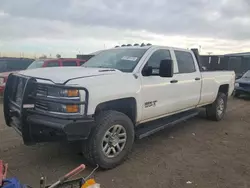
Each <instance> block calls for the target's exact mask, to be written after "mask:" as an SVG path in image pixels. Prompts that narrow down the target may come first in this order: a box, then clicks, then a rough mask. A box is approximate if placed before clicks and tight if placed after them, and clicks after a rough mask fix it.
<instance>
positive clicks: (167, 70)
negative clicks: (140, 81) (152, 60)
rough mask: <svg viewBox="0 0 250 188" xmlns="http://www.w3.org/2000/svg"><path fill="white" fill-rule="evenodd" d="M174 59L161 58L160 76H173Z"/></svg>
mask: <svg viewBox="0 0 250 188" xmlns="http://www.w3.org/2000/svg"><path fill="white" fill-rule="evenodd" d="M173 72H174V71H173V61H172V60H171V59H164V60H161V64H160V70H159V75H160V77H173Z"/></svg>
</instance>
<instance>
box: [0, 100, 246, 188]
mask: <svg viewBox="0 0 250 188" xmlns="http://www.w3.org/2000/svg"><path fill="white" fill-rule="evenodd" d="M249 156H250V99H230V100H229V105H228V111H227V115H226V116H225V119H224V120H223V121H221V122H212V121H208V120H206V119H205V118H204V113H201V115H200V116H199V117H196V118H193V119H191V120H189V121H186V122H183V123H181V124H179V125H177V126H175V127H174V128H171V129H166V130H164V131H162V132H160V133H157V134H155V135H153V136H150V137H148V138H145V139H142V140H137V141H136V142H135V145H134V148H133V152H132V153H131V154H130V155H129V159H128V160H127V161H126V162H125V163H123V164H122V165H121V166H119V167H117V168H115V169H112V170H109V171H97V172H96V173H95V174H94V177H95V179H96V180H97V181H98V182H99V183H101V185H102V187H104V188H123V187H124V188H125V187H126V188H128V187H152V188H158V187H164V188H168V187H171V188H180V187H190V188H191V187H201V188H218V187H223V188H224V187H227V188H229V187H231V188H236V187H237V188H241V187H242V188H247V187H250V157H249ZM0 158H1V159H3V160H4V161H6V162H8V163H9V176H16V177H18V178H19V179H20V180H21V181H22V182H24V183H27V184H30V185H31V186H33V187H39V178H40V176H41V175H42V174H45V175H46V176H47V178H48V181H49V182H53V181H55V180H57V178H59V177H60V176H61V175H63V174H65V173H67V172H68V171H69V170H70V169H72V168H74V167H76V166H78V165H79V164H80V163H82V162H85V161H84V160H83V158H82V156H80V155H77V154H75V153H74V152H73V151H72V150H70V149H69V147H68V146H67V145H62V144H42V145H36V146H24V145H23V143H22V141H21V139H20V137H19V136H18V135H17V134H16V133H15V131H14V130H12V129H10V128H7V127H6V126H5V125H4V119H3V114H2V113H1V114H0ZM91 170H92V168H91V167H89V166H87V169H86V170H85V171H84V173H82V176H86V175H87V174H88V173H89V172H90V171H91Z"/></svg>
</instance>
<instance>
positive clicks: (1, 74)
mask: <svg viewBox="0 0 250 188" xmlns="http://www.w3.org/2000/svg"><path fill="white" fill-rule="evenodd" d="M15 72H18V71H11V72H2V73H0V77H8V76H9V74H10V73H15Z"/></svg>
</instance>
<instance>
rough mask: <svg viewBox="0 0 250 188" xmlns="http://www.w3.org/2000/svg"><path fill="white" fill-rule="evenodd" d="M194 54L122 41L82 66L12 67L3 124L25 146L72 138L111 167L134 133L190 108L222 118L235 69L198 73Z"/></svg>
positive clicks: (149, 130) (189, 113)
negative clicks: (14, 70) (14, 71)
mask: <svg viewBox="0 0 250 188" xmlns="http://www.w3.org/2000/svg"><path fill="white" fill-rule="evenodd" d="M195 57H196V56H195V55H194V53H193V51H191V50H187V49H179V48H172V47H162V46H128V47H119V48H113V49H109V50H105V51H103V52H101V53H99V54H97V55H96V56H94V57H92V58H91V59H90V60H89V61H87V62H86V63H85V64H84V65H83V67H82V68H75V67H70V68H69V67H67V68H66V67H65V68H61V69H60V70H59V68H51V69H46V70H44V69H35V70H26V71H21V72H20V73H19V74H12V75H11V76H10V77H9V79H8V81H7V84H6V89H5V94H6V96H9V97H6V98H4V115H5V121H6V124H7V125H8V126H12V127H13V128H14V129H16V130H17V131H18V132H19V133H20V135H22V138H23V141H24V143H25V144H26V145H29V144H35V143H39V142H52V141H63V140H66V141H69V142H74V141H76V142H80V143H81V144H82V146H81V149H82V152H83V154H84V155H85V157H86V158H87V159H88V160H89V161H90V163H92V164H98V165H99V166H100V167H101V168H103V169H109V168H114V167H115V166H117V165H119V164H120V163H122V162H123V161H124V159H125V158H126V157H127V155H128V154H129V152H130V151H131V149H132V146H133V143H134V139H135V138H139V139H140V138H143V137H146V136H148V135H150V134H153V133H155V132H157V131H160V130H162V129H164V128H165V127H168V126H172V125H174V124H176V123H179V122H181V121H183V120H187V119H189V118H191V117H194V116H196V115H197V114H198V110H197V108H198V107H204V108H206V111H207V117H208V119H211V120H215V121H220V120H221V119H222V118H223V116H224V114H225V112H226V107H227V98H228V96H230V95H231V94H232V92H233V90H234V84H235V73H234V71H214V72H213V71H209V72H201V71H200V68H199V64H198V62H197V60H196V58H195ZM55 73H56V74H55ZM16 91H17V92H16Z"/></svg>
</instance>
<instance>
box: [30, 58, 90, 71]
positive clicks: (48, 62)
mask: <svg viewBox="0 0 250 188" xmlns="http://www.w3.org/2000/svg"><path fill="white" fill-rule="evenodd" d="M85 62H86V60H83V59H75V58H60V59H38V60H36V61H34V62H32V63H31V65H30V66H29V67H28V68H27V69H34V68H42V67H67V66H81V65H83V64H84V63H85Z"/></svg>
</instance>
